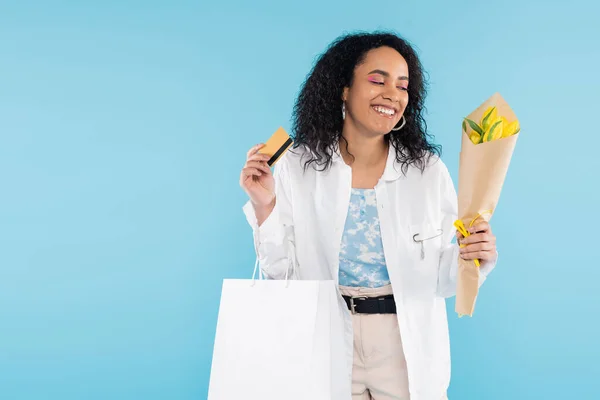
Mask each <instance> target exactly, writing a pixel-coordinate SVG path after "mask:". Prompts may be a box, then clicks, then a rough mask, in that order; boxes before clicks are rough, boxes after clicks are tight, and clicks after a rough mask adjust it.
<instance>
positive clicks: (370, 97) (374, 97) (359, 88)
mask: <svg viewBox="0 0 600 400" xmlns="http://www.w3.org/2000/svg"><path fill="white" fill-rule="evenodd" d="M342 100H344V102H345V104H346V105H345V107H346V119H345V121H344V124H348V123H350V124H353V125H354V126H355V127H356V128H357V129H359V130H360V131H363V132H367V133H369V134H372V135H377V136H378V135H385V134H387V133H389V132H390V131H391V130H392V128H394V127H395V126H396V125H397V124H398V122H399V121H400V118H401V117H402V114H403V113H404V110H405V108H406V105H407V104H408V64H407V63H406V60H405V59H404V57H402V56H401V55H400V53H398V52H397V51H396V50H394V49H392V48H390V47H379V48H377V49H373V50H370V51H369V52H368V53H367V55H366V57H365V60H364V62H363V63H362V64H360V65H358V66H357V67H356V68H355V70H354V81H353V83H352V86H351V87H348V88H345V89H344V92H343V96H342Z"/></svg>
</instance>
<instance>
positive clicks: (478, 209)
mask: <svg viewBox="0 0 600 400" xmlns="http://www.w3.org/2000/svg"><path fill="white" fill-rule="evenodd" d="M490 106H495V107H497V109H498V115H502V116H504V117H506V119H507V120H510V121H513V120H516V119H517V117H516V115H515V114H514V112H513V111H512V109H511V108H510V107H509V105H508V103H506V101H505V100H504V99H503V98H502V96H500V94H498V93H496V94H494V95H493V96H492V97H490V98H489V99H488V100H486V101H485V102H484V103H483V104H482V105H481V106H479V107H478V108H477V109H476V110H475V111H473V112H472V113H471V114H469V116H468V117H467V118H469V119H471V120H474V121H480V120H481V118H482V116H483V113H484V112H485V110H486V109H487V108H488V107H490ZM518 137H519V133H517V134H514V135H511V136H508V137H504V138H501V139H497V140H492V141H489V142H484V143H479V144H474V143H473V142H472V141H471V140H470V139H469V136H468V134H467V133H465V132H463V135H462V146H461V152H460V163H459V178H458V218H459V219H460V220H461V221H462V222H463V223H464V225H465V226H466V227H467V228H468V227H469V226H471V225H472V224H473V225H474V224H477V223H480V222H482V221H484V220H485V221H489V220H490V219H491V217H492V215H493V212H494V210H495V209H496V205H497V204H498V199H499V198H500V192H501V191H502V186H503V184H504V179H505V177H506V173H507V171H508V166H509V164H510V160H511V158H512V154H513V151H514V148H515V145H516V143H517V139H518ZM474 220H475V221H474ZM479 273H480V272H479V267H477V266H476V265H475V262H474V261H473V260H463V259H462V258H461V257H460V256H459V258H458V277H457V291H456V307H455V311H456V313H457V314H458V315H459V316H461V317H462V316H464V315H468V316H473V311H474V309H475V301H476V300H477V295H478V291H479Z"/></svg>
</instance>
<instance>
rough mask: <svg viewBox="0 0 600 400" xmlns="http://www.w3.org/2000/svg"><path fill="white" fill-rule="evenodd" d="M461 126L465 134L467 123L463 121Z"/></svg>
mask: <svg viewBox="0 0 600 400" xmlns="http://www.w3.org/2000/svg"><path fill="white" fill-rule="evenodd" d="M462 126H463V132H464V133H467V122H466V121H463V124H462Z"/></svg>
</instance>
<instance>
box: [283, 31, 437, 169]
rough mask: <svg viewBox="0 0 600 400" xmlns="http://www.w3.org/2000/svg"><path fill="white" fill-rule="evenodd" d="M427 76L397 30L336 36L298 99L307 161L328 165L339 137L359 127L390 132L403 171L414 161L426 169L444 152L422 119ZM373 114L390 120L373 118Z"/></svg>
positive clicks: (298, 134) (298, 128) (298, 135)
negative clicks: (428, 131) (428, 132)
mask: <svg viewBox="0 0 600 400" xmlns="http://www.w3.org/2000/svg"><path fill="white" fill-rule="evenodd" d="M423 75H424V74H423V67H422V65H421V62H420V61H419V58H418V57H417V54H416V52H415V51H414V49H413V48H412V47H411V46H410V44H409V43H408V42H407V41H406V40H404V39H402V38H400V37H398V36H397V35H394V34H389V33H375V34H368V33H364V34H354V35H347V36H342V37H340V38H338V39H337V40H335V41H334V42H333V43H332V44H331V45H330V46H329V48H328V49H327V50H326V51H325V52H324V53H323V54H322V55H321V57H320V58H319V59H318V60H317V63H316V65H315V67H314V69H313V71H312V72H311V74H310V75H309V76H308V78H307V80H306V82H305V83H304V86H303V88H302V90H301V92H300V95H299V96H298V99H297V101H296V105H295V113H294V128H295V129H294V131H295V142H296V146H299V145H305V147H306V148H308V149H310V153H311V157H310V159H309V160H308V164H311V163H316V164H318V165H319V166H320V167H325V168H326V167H327V166H328V165H329V164H330V162H331V157H332V154H333V149H334V147H335V146H337V144H338V143H339V141H340V139H341V140H342V141H344V142H346V141H347V140H348V137H347V136H356V135H355V134H354V133H353V132H355V131H356V130H357V129H358V130H362V131H364V132H367V134H368V135H373V136H376V137H377V136H379V137H380V138H382V137H384V136H383V135H386V136H385V140H386V141H389V142H390V143H392V144H393V145H394V148H395V149H396V151H395V154H394V155H395V157H396V160H397V161H398V162H399V163H400V164H401V165H402V167H403V168H404V170H405V171H406V168H408V167H409V166H410V165H414V166H417V167H418V168H419V169H421V170H422V169H423V168H424V167H425V165H426V162H427V158H428V157H429V156H430V155H431V154H438V155H439V154H440V148H439V146H436V145H434V144H433V143H431V142H430V140H429V136H428V135H427V133H426V125H425V121H424V120H423V109H424V101H425V97H426V82H425V80H424V76H423ZM409 80H410V84H409ZM409 99H410V101H409ZM377 106H379V107H378V108H377V109H376V108H375V107H377ZM373 111H377V113H373ZM392 111H393V112H392ZM373 114H377V115H381V114H384V115H385V116H389V119H388V120H387V121H379V120H377V119H369V118H368V116H369V115H373ZM346 115H347V116H349V118H348V121H347V123H346V121H345V120H344V117H345V116H346ZM362 124H365V125H362ZM394 126H396V130H394ZM401 126H402V128H400V127H401ZM348 128H349V130H348V131H347V132H344V135H342V130H343V129H348ZM399 129H402V132H399ZM387 134H389V135H387ZM345 144H346V143H345ZM352 154H353V152H350V153H349V155H350V157H352Z"/></svg>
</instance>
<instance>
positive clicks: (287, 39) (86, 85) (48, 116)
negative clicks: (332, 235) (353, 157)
mask: <svg viewBox="0 0 600 400" xmlns="http://www.w3.org/2000/svg"><path fill="white" fill-rule="evenodd" d="M503 1H504V3H503V4H502V3H501V2H495V3H494V2H479V1H454V2H445V1H419V2H416V1H414V2H401V1H379V2H368V3H367V2H364V1H363V2H350V1H347V0H345V1H328V2H324V1H313V0H310V1H298V2H274V1H273V2H270V3H268V2H266V1H254V2H242V1H235V2H233V1H213V2H202V1H201V2H193V1H189V2H186V1H177V2H176V1H171V2H167V1H164V2H157V1H127V2H121V1H114V0H111V1H108V0H107V1H96V2H93V3H92V2H89V3H84V2H78V1H52V2H49V1H47V2H41V1H40V2H31V1H19V2H10V3H9V2H1V3H0V139H1V141H0V183H1V192H0V193H1V194H0V398H1V399H3V400H12V399H18V400H24V399H28V400H29V399H35V400H38V399H60V400H70V399H78V400H79V399H148V400H150V399H167V398H169V399H204V398H206V394H207V387H208V379H209V372H210V362H211V354H212V344H213V339H214V330H215V324H216V318H217V311H218V302H219V296H220V289H221V282H222V279H223V278H231V277H248V276H249V275H250V273H251V270H252V267H253V262H254V253H253V247H252V240H251V231H250V228H249V227H248V226H247V224H246V221H245V219H244V217H243V214H242V211H241V206H242V205H243V203H244V202H245V200H246V197H245V194H244V193H243V192H242V190H241V189H240V188H239V186H238V176H239V170H240V168H241V167H242V165H243V162H244V157H245V153H246V150H247V149H248V148H249V147H251V146H252V145H254V144H255V143H258V142H261V141H263V140H266V138H267V137H268V136H269V135H270V134H271V133H272V132H273V131H274V130H275V129H276V128H277V127H278V126H279V125H283V126H284V127H285V128H288V129H289V127H290V123H289V121H290V113H291V108H292V105H293V102H294V97H295V95H296V94H297V91H298V88H299V86H300V84H301V82H302V81H303V79H304V78H305V76H306V74H307V73H308V72H309V69H310V67H311V65H312V63H313V60H314V58H315V57H316V56H317V55H318V54H319V53H320V52H321V51H323V49H324V48H325V47H326V45H327V44H328V43H329V42H330V41H331V40H333V39H334V38H335V37H337V36H338V35H339V34H341V33H343V32H345V31H353V30H356V29H361V30H362V29H364V30H372V29H378V28H384V29H393V30H396V31H397V32H398V33H401V34H402V35H404V36H405V37H406V38H408V39H409V40H411V41H412V42H413V43H414V44H415V45H416V47H417V48H418V51H419V54H420V55H421V57H422V61H423V64H424V65H425V67H426V69H427V71H428V72H429V74H430V82H431V89H430V95H429V98H428V102H427V105H428V110H429V114H428V123H429V127H430V131H431V132H432V133H433V134H434V135H435V137H436V141H437V142H438V143H440V144H442V145H443V146H444V160H445V162H446V163H447V165H448V166H449V168H450V170H451V172H452V175H453V177H454V178H455V179H456V177H457V172H458V151H459V146H460V140H459V136H460V125H461V118H462V117H463V116H465V115H466V114H468V113H469V112H470V111H471V110H472V109H474V108H475V107H477V106H478V105H479V104H480V103H481V102H482V101H483V100H485V99H486V98H487V97H488V96H489V95H491V94H492V93H493V92H495V91H500V92H501V93H502V95H503V96H504V97H505V98H506V99H507V100H508V101H509V103H510V104H511V106H512V108H513V109H514V110H515V112H516V113H517V115H518V117H519V118H520V120H521V124H522V128H523V129H522V134H521V138H520V139H519V142H518V145H517V149H516V151H515V154H514V157H513V161H512V164H511V168H510V171H509V174H508V176H507V181H506V184H505V187H504V191H503V193H502V197H501V200H500V204H499V207H498V209H497V212H496V215H495V217H494V219H493V220H492V224H493V227H494V231H495V233H496V235H497V236H498V246H499V251H500V252H501V256H500V257H501V259H500V264H499V266H498V268H497V269H496V270H495V271H494V273H493V275H492V276H491V277H490V279H489V280H488V281H487V283H486V284H485V286H484V290H483V291H482V293H481V296H480V298H479V301H478V304H477V309H476V313H475V316H474V317H473V318H471V319H469V318H463V319H460V320H459V319H458V318H456V316H455V314H454V312H453V310H454V301H453V300H452V301H449V302H448V310H449V315H450V329H451V339H452V353H453V377H452V384H451V389H450V392H449V395H450V398H451V399H461V400H469V399H477V400H479V399H484V398H485V399H487V400H500V399H502V400H504V399H514V400H518V399H566V398H573V399H594V398H597V396H598V395H597V394H596V392H597V377H598V376H599V375H600V363H598V357H599V356H600V346H599V345H598V343H597V340H598V337H600V323H599V321H598V315H600V312H599V311H600V310H599V308H600V307H599V305H600V295H599V285H598V282H599V281H600V272H599V268H598V267H599V264H600V263H599V262H598V235H597V232H598V222H599V221H598V210H597V209H596V207H597V205H598V204H599V203H600V195H599V184H598V177H597V176H598V169H599V167H600V162H599V157H598V156H597V149H598V147H599V146H600V139H599V133H600V132H599V130H598V129H599V128H598V124H597V121H598V93H599V92H600V74H598V65H599V64H600V55H599V54H598V45H597V43H598V40H599V39H600V30H599V28H598V26H599V24H598V20H597V15H598V14H599V13H600V6H598V3H597V2H592V1H587V2H585V1H570V2H568V3H564V2H549V1H522V0H519V1H516V0H503ZM436 13H437V14H436ZM309 24H312V26H309Z"/></svg>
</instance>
